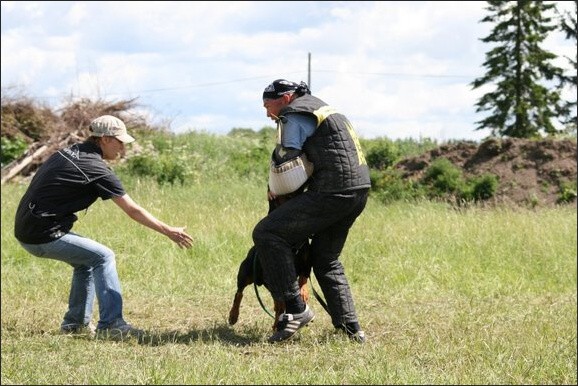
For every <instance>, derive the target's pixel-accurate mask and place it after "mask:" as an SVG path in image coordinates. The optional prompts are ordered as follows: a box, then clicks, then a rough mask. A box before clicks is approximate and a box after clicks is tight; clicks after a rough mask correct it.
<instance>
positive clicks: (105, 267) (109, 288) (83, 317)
mask: <svg viewBox="0 0 578 386" xmlns="http://www.w3.org/2000/svg"><path fill="white" fill-rule="evenodd" d="M20 244H21V245H22V247H23V248H24V249H26V250H27V251H28V252H30V253H31V254H32V255H34V256H38V257H44V258H48V259H54V260H60V261H63V262H65V263H68V264H70V265H71V266H72V267H73V273H72V284H71V287H70V295H69V297H68V311H67V312H66V314H65V315H64V320H63V322H62V326H64V325H78V326H80V325H88V323H90V321H91V319H92V307H93V305H94V297H95V295H96V298H97V299H98V308H99V314H100V315H99V317H100V320H99V321H98V325H97V326H96V328H98V329H102V328H108V327H110V326H113V325H114V326H118V325H122V324H126V322H125V321H124V319H123V316H122V294H121V289H120V281H119V279H118V274H117V272H116V259H115V255H114V252H113V251H112V250H110V249H109V248H107V247H105V246H104V245H102V244H100V243H97V242H96V241H94V240H91V239H89V238H86V237H83V236H80V235H77V234H75V233H72V232H70V233H67V234H65V235H64V236H62V237H61V238H60V239H58V240H55V241H51V242H49V243H45V244H26V243H22V242H21V243H20Z"/></svg>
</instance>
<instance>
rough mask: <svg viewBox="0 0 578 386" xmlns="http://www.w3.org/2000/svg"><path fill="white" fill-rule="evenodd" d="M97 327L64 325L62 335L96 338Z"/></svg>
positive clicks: (61, 330) (61, 329)
mask: <svg viewBox="0 0 578 386" xmlns="http://www.w3.org/2000/svg"><path fill="white" fill-rule="evenodd" d="M95 331H96V327H94V325H93V324H92V323H89V324H74V323H69V324H63V325H61V326H60V333H61V334H63V335H86V336H91V337H92V336H94V334H95Z"/></svg>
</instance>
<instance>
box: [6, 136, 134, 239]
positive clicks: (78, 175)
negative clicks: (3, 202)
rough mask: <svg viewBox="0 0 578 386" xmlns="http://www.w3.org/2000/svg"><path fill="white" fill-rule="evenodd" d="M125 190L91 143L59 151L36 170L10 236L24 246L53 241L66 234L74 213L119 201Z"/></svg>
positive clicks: (96, 146)
mask: <svg viewBox="0 0 578 386" xmlns="http://www.w3.org/2000/svg"><path fill="white" fill-rule="evenodd" d="M124 194H125V190H124V188H123V186H122V183H121V182H120V180H119V179H118V177H117V176H116V175H115V174H114V173H113V171H112V170H111V169H110V168H109V167H108V165H107V164H106V163H105V162H104V160H103V158H102V151H101V150H100V148H99V147H98V145H96V144H95V143H93V142H89V141H87V142H83V143H79V144H75V145H72V146H70V147H68V148H65V149H61V150H59V151H57V152H56V153H54V154H53V155H51V156H50V158H48V160H47V161H46V162H45V163H44V164H42V166H40V168H39V169H38V171H37V172H36V174H35V175H34V177H33V178H32V181H31V182H30V186H29V187H28V190H27V191H26V193H24V196H23V197H22V199H21V200H20V204H19V205H18V209H17V211H16V222H15V226H14V235H15V236H16V238H17V239H18V240H20V241H21V242H23V243H27V244H43V243H47V242H50V241H54V240H56V239H58V238H60V237H62V236H63V235H64V234H66V233H67V232H69V231H70V229H71V228H72V225H73V223H74V222H75V221H76V220H77V219H78V217H77V216H76V215H75V213H76V212H79V211H81V210H84V209H87V208H88V207H89V206H90V205H92V204H93V203H94V202H95V201H96V200H97V199H98V198H99V197H100V198H101V199H103V200H107V199H109V198H112V197H120V196H123V195H124Z"/></svg>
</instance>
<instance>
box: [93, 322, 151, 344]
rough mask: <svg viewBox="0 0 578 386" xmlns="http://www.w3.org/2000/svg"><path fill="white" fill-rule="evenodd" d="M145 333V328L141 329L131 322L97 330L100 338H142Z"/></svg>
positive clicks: (97, 335)
mask: <svg viewBox="0 0 578 386" xmlns="http://www.w3.org/2000/svg"><path fill="white" fill-rule="evenodd" d="M143 335H144V331H143V330H139V329H138V328H135V327H133V326H131V325H130V324H128V323H126V324H121V325H119V326H114V327H108V328H100V329H97V330H96V337H97V338H98V339H110V340H125V339H129V338H137V339H140V338H142V336H143Z"/></svg>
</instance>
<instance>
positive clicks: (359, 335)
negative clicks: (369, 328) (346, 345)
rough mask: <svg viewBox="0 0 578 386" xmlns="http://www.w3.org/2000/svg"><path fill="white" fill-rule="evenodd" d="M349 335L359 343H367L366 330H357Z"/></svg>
mask: <svg viewBox="0 0 578 386" xmlns="http://www.w3.org/2000/svg"><path fill="white" fill-rule="evenodd" d="M347 336H349V339H351V340H352V341H353V342H357V343H365V341H366V339H365V332H363V331H361V330H360V331H357V332H356V333H353V334H347Z"/></svg>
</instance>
